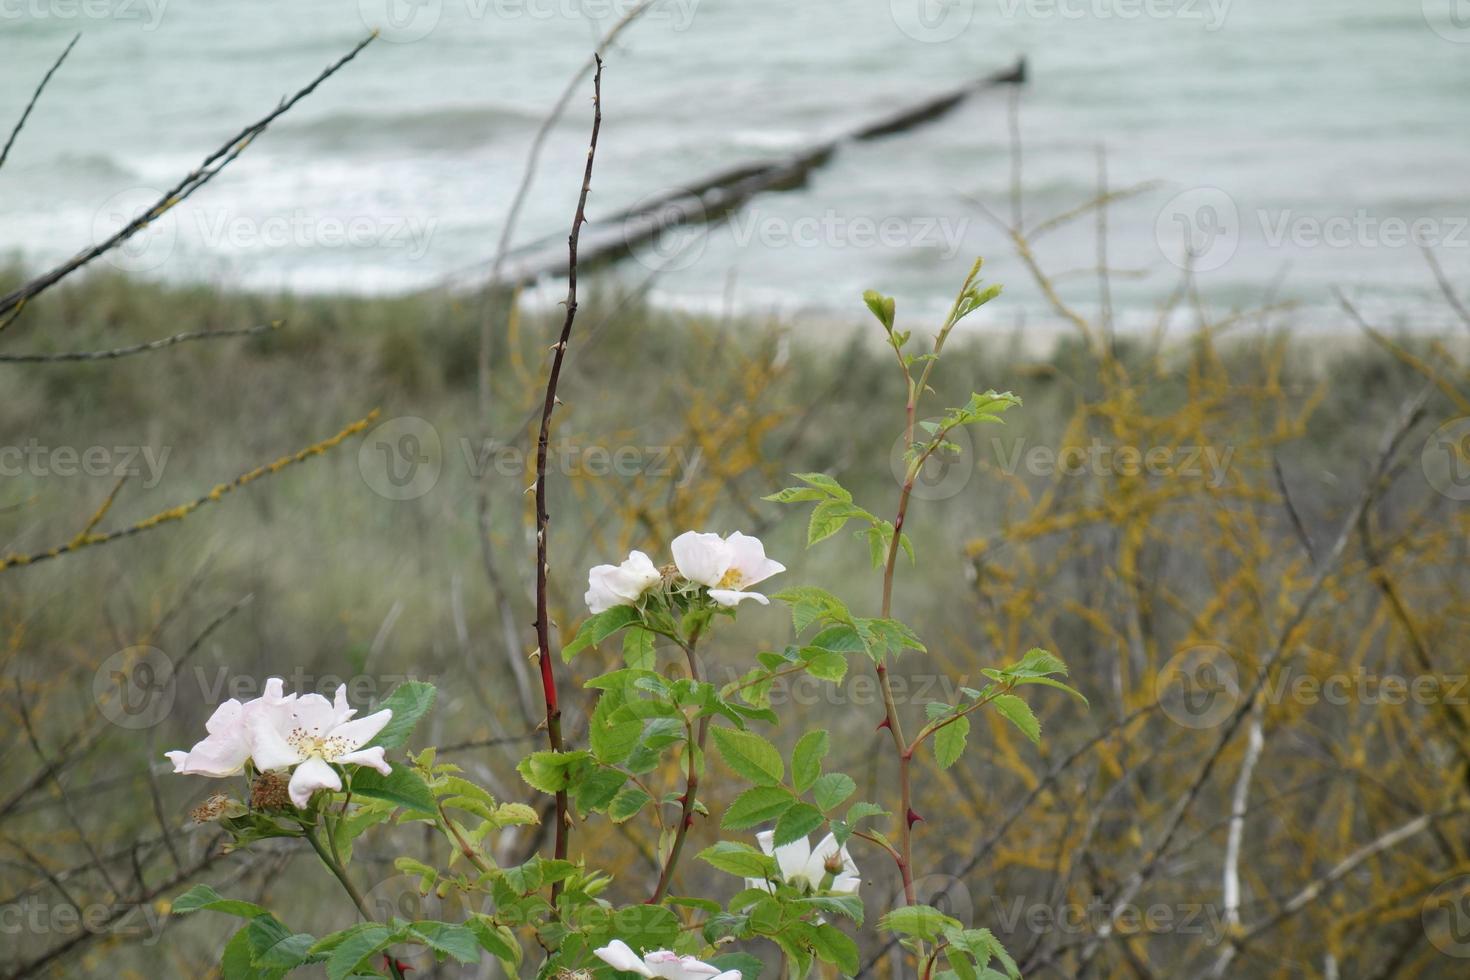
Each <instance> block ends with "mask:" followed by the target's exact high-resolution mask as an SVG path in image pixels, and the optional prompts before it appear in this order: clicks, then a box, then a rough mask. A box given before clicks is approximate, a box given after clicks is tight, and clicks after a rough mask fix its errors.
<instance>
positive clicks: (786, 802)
mask: <svg viewBox="0 0 1470 980" xmlns="http://www.w3.org/2000/svg"><path fill="white" fill-rule="evenodd" d="M794 805H796V797H794V796H792V795H791V793H790V791H788V790H787V789H786V787H784V786H753V787H751V788H750V789H748V790H746V791H745V792H744V793H741V794H740V795H739V796H737V797H736V798H735V801H734V802H733V803H731V804H730V805H729V807H727V808H726V810H725V815H724V817H723V818H722V819H721V820H720V826H721V827H723V828H725V829H726V830H745V829H747V828H750V827H754V826H756V825H757V824H763V823H768V822H770V821H772V820H775V819H776V818H777V817H779V816H781V814H783V813H785V812H786V811H787V810H789V809H791V807H793V806H794Z"/></svg>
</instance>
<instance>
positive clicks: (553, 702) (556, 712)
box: [536, 57, 602, 905]
mask: <svg viewBox="0 0 1470 980" xmlns="http://www.w3.org/2000/svg"><path fill="white" fill-rule="evenodd" d="M596 61H597V69H596V71H595V72H594V73H593V76H592V140H591V142H590V143H589V145H588V147H587V167H586V169H585V170H584V171H583V174H582V193H581V195H580V196H579V197H578V198H577V212H576V214H575V215H574V216H573V218H572V231H571V234H570V235H569V236H567V253H568V255H567V315H566V319H565V320H564V321H563V322H562V327H561V337H560V339H559V340H558V341H557V343H556V347H555V348H554V351H555V353H554V354H553V355H552V358H551V373H550V375H548V377H547V379H546V400H545V402H544V404H543V405H542V407H541V432H540V435H539V436H538V437H537V441H536V652H537V656H538V659H539V660H540V661H541V690H542V693H543V695H544V697H545V701H546V738H547V741H548V743H549V744H550V746H551V751H553V752H560V751H561V749H562V737H561V705H560V704H559V703H558V701H557V695H556V674H555V673H554V671H553V670H552V666H551V621H550V618H549V615H548V613H547V601H546V568H547V556H546V524H547V521H548V520H549V518H548V516H547V513H546V454H547V449H548V446H549V445H550V440H551V413H552V410H553V409H555V407H556V385H557V382H558V381H559V380H560V379H561V365H562V361H563V360H564V359H565V357H566V353H567V341H568V339H569V338H570V337H571V334H572V321H573V320H574V319H576V316H577V240H578V239H579V238H580V236H581V232H582V225H583V223H584V222H586V220H587V194H588V193H589V192H590V191H591V189H592V161H593V158H594V157H595V156H596V154H597V134H598V132H599V131H600V130H601V129H602V59H601V58H600V57H599V58H596ZM569 832H570V818H569V815H568V810H567V791H566V790H565V789H561V790H558V791H557V793H556V843H555V851H554V853H555V856H556V857H557V858H558V859H559V860H565V859H566V856H567V847H568V840H567V838H568V836H569ZM560 890H561V889H560V883H557V884H555V885H552V887H551V897H552V904H553V905H554V904H555V903H556V897H557V894H558V893H559V892H560Z"/></svg>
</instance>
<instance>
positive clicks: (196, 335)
mask: <svg viewBox="0 0 1470 980" xmlns="http://www.w3.org/2000/svg"><path fill="white" fill-rule="evenodd" d="M281 323H282V321H279V320H278V321H276V322H275V323H268V324H265V325H263V326H259V327H243V328H241V329H238V330H194V331H190V332H188V333H176V334H174V335H173V336H171V337H164V338H162V339H160V340H150V341H148V342H147V343H146V344H133V345H131V346H129V347H114V348H112V349H110V350H86V351H67V352H65V353H61V354H0V363H9V364H55V363H60V362H67V361H110V360H115V359H116V358H119V357H129V356H131V355H133V354H146V353H148V352H149V351H155V350H163V349H164V348H165V347H172V346H174V345H175V344H185V343H188V342H189V341H191V340H223V339H225V338H227V337H253V336H255V335H257V334H263V333H270V332H271V331H272V330H276V329H279V328H280V326H281Z"/></svg>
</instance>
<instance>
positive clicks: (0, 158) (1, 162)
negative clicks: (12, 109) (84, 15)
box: [0, 32, 82, 167]
mask: <svg viewBox="0 0 1470 980" xmlns="http://www.w3.org/2000/svg"><path fill="white" fill-rule="evenodd" d="M81 39H82V35H81V33H80V32H78V33H77V34H74V35H72V39H71V41H70V42H68V43H67V45H66V49H65V50H63V51H62V52H61V57H59V58H57V59H56V61H55V63H54V64H52V65H51V68H50V70H48V71H47V72H46V74H44V75H42V76H41V84H39V85H37V86H36V90H35V91H34V92H32V93H31V101H29V102H27V103H26V107H25V110H24V111H23V112H21V114H20V118H19V119H17V120H16V121H15V128H14V129H12V130H11V131H10V138H9V139H7V140H6V141H5V148H4V149H0V167H3V166H5V160H6V158H7V157H9V156H10V148H11V147H12V146H14V145H15V138H16V137H17V136H19V135H20V131H21V130H22V129H23V128H25V124H26V120H27V119H29V118H30V115H31V110H32V109H34V108H35V107H36V101H37V100H38V99H40V98H41V93H42V92H43V91H45V89H46V85H47V84H48V83H49V82H50V81H51V76H52V75H54V74H56V69H58V68H60V67H61V63H62V62H63V61H65V60H66V56H67V55H69V54H71V49H72V48H74V47H76V45H77V42H78V41H80V40H81Z"/></svg>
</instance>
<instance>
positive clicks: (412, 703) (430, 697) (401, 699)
mask: <svg viewBox="0 0 1470 980" xmlns="http://www.w3.org/2000/svg"><path fill="white" fill-rule="evenodd" d="M435 693H436V692H435V690H434V685H433V684H429V683H426V682H425V681H405V682H403V683H402V684H399V685H398V686H397V687H395V688H394V689H393V693H391V694H389V695H388V697H387V698H385V699H384V701H383V703H382V704H381V705H379V706H378V707H379V709H380V710H381V709H382V708H388V709H390V710H391V711H392V712H393V717H392V718H391V719H389V721H388V724H386V725H384V726H383V730H382V731H380V732H378V737H377V738H375V739H373V740H372V741H371V742H369V743H368V744H369V745H381V746H382V747H383V748H385V749H396V748H398V747H399V746H401V745H403V743H404V742H407V741H408V737H409V736H410V735H412V734H413V729H414V726H415V725H417V724H418V723H419V720H420V719H421V718H423V717H424V715H426V714H428V713H429V709H431V708H432V707H434V696H435Z"/></svg>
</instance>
